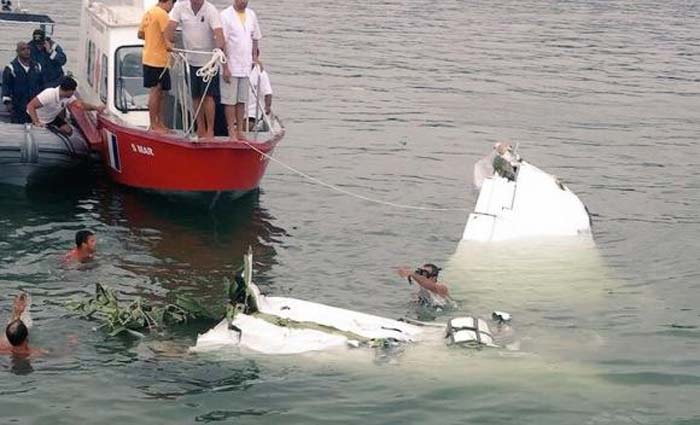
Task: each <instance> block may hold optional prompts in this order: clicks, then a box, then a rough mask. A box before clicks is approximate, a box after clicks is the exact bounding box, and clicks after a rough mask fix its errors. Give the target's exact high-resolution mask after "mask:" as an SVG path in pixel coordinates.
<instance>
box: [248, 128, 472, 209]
mask: <svg viewBox="0 0 700 425" xmlns="http://www.w3.org/2000/svg"><path fill="white" fill-rule="evenodd" d="M240 142H242V143H244V144H246V145H248V147H250V148H251V149H253V150H254V151H255V152H257V153H259V154H260V155H262V156H264V157H265V158H267V159H269V160H271V161H274V162H276V163H277V164H279V165H281V166H282V167H284V168H286V169H287V170H289V171H291V172H293V173H295V174H297V175H299V176H301V177H304V178H305V179H307V180H309V181H312V182H314V183H316V184H318V185H321V186H324V187H327V188H328V189H331V190H334V191H336V192H339V193H342V194H345V195H348V196H352V197H353V198H357V199H362V200H363V201H368V202H372V203H375V204H380V205H387V206H390V207H394V208H402V209H409V210H420V211H470V210H469V209H467V208H433V207H421V206H416V205H406V204H397V203H395V202H389V201H383V200H381V199H375V198H370V197H368V196H364V195H360V194H359V193H355V192H351V191H349V190H346V189H343V188H342V187H338V186H336V185H334V184H331V183H326V182H324V181H323V180H321V179H318V178H316V177H313V176H310V175H308V174H306V173H304V172H303V171H299V170H297V169H296V168H294V167H292V166H290V165H287V164H285V163H284V162H282V161H280V160H279V159H277V158H275V157H273V156H272V155H268V154H266V153H265V152H263V151H261V150H260V149H258V148H256V147H255V146H253V145H252V144H251V143H250V142H248V141H247V140H240Z"/></svg>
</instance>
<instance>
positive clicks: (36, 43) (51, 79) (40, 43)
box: [29, 28, 66, 87]
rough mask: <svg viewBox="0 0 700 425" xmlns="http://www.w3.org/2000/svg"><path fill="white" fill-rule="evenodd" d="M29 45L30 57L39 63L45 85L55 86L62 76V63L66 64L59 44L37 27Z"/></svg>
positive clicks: (64, 55)
mask: <svg viewBox="0 0 700 425" xmlns="http://www.w3.org/2000/svg"><path fill="white" fill-rule="evenodd" d="M29 47H30V48H31V50H32V59H33V60H34V61H35V62H37V63H38V64H40V65H41V69H42V72H43V73H44V81H45V82H46V87H56V86H57V85H58V84H59V83H60V82H61V78H63V75H64V74H63V65H65V64H66V54H65V53H63V49H62V48H61V46H59V45H58V43H56V42H55V41H53V40H51V38H50V37H47V36H46V32H44V30H42V29H41V28H39V29H36V30H34V34H32V41H30V42H29Z"/></svg>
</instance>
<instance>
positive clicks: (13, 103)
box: [2, 41, 44, 124]
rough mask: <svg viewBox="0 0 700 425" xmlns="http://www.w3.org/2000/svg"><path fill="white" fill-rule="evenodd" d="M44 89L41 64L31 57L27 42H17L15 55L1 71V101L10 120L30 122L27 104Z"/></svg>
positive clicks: (22, 122)
mask: <svg viewBox="0 0 700 425" xmlns="http://www.w3.org/2000/svg"><path fill="white" fill-rule="evenodd" d="M43 89H44V76H43V74H42V72H41V65H40V64H39V63H37V62H35V61H34V60H32V58H31V50H30V47H29V44H27V43H25V42H24V41H20V42H19V43H17V57H16V58H15V59H14V60H13V61H12V62H10V63H9V65H7V66H6V67H5V70H4V71H3V73H2V101H3V103H4V104H5V105H7V108H8V110H9V111H10V113H11V114H12V122H13V123H16V124H24V123H27V122H32V120H31V118H30V117H29V115H27V104H28V103H29V101H30V100H31V99H32V98H33V97H34V96H36V95H37V94H39V92H41V91H42V90H43Z"/></svg>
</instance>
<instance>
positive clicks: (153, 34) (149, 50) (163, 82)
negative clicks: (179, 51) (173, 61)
mask: <svg viewBox="0 0 700 425" xmlns="http://www.w3.org/2000/svg"><path fill="white" fill-rule="evenodd" d="M172 8H173V0H158V4H157V5H155V6H153V7H152V8H150V9H148V11H146V13H145V14H144V15H143V19H142V20H141V26H140V27H139V31H138V38H140V39H141V40H144V45H143V57H142V62H143V86H144V87H146V88H147V89H149V91H148V117H149V118H150V121H151V130H153V131H158V132H161V133H164V132H167V131H168V127H167V126H166V125H165V123H164V122H163V117H162V115H161V111H162V109H163V108H162V103H163V92H164V91H168V90H170V73H169V72H168V63H169V62H170V54H169V53H168V51H169V50H171V49H172V43H170V41H169V40H167V39H166V37H165V29H166V28H167V26H168V20H169V19H168V12H170V10H171V9H172Z"/></svg>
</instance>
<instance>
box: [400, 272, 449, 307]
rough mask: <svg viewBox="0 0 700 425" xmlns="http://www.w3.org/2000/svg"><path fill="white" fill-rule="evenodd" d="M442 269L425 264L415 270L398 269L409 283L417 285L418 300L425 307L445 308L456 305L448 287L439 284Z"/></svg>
mask: <svg viewBox="0 0 700 425" xmlns="http://www.w3.org/2000/svg"><path fill="white" fill-rule="evenodd" d="M440 270H441V269H440V268H439V267H438V266H436V265H435V264H430V263H427V264H423V265H422V266H421V267H418V268H417V269H415V270H411V267H407V266H402V267H399V268H398V269H397V272H398V274H399V276H401V277H403V278H406V279H408V283H414V282H415V283H416V284H417V285H418V287H419V289H418V300H419V301H420V302H421V303H422V304H425V305H428V306H431V307H436V308H445V307H450V306H452V305H454V301H452V298H450V291H449V290H448V289H447V285H445V284H444V283H440V282H438V275H439V274H440Z"/></svg>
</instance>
